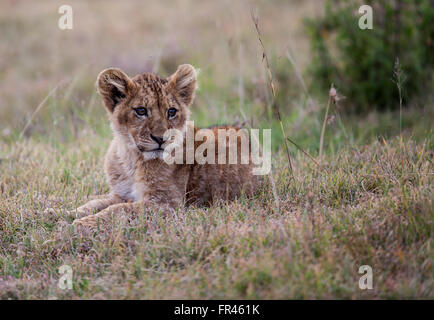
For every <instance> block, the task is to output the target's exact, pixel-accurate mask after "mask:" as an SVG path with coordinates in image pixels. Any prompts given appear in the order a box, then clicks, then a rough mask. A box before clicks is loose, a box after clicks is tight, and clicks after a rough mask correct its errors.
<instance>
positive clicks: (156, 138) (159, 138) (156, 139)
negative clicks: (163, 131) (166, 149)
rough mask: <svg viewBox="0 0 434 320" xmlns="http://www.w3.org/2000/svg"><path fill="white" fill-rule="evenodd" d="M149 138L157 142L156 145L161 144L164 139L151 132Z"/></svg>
mask: <svg viewBox="0 0 434 320" xmlns="http://www.w3.org/2000/svg"><path fill="white" fill-rule="evenodd" d="M151 139H152V140H154V141H155V142H156V143H158V145H160V146H161V145H162V144H163V143H164V142H166V141H164V139H163V138H162V137H156V136H154V135H153V134H152V133H151Z"/></svg>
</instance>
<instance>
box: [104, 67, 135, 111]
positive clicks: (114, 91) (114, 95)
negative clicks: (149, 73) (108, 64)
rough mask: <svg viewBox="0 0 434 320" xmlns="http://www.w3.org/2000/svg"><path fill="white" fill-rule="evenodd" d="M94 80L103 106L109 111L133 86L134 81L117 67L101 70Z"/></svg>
mask: <svg viewBox="0 0 434 320" xmlns="http://www.w3.org/2000/svg"><path fill="white" fill-rule="evenodd" d="M96 82H97V86H98V92H99V94H100V95H101V97H102V100H103V102H104V106H105V107H106V108H107V110H108V111H109V112H113V110H114V109H115V107H116V106H117V105H118V104H119V103H120V102H121V101H122V100H123V99H125V98H126V96H127V95H128V93H129V92H130V91H131V90H133V89H134V87H135V84H134V82H133V81H132V80H131V79H130V78H129V77H128V76H127V75H126V74H125V73H124V72H123V71H122V70H120V69H117V68H109V69H105V70H103V71H102V72H101V73H100V74H99V75H98V79H97V80H96Z"/></svg>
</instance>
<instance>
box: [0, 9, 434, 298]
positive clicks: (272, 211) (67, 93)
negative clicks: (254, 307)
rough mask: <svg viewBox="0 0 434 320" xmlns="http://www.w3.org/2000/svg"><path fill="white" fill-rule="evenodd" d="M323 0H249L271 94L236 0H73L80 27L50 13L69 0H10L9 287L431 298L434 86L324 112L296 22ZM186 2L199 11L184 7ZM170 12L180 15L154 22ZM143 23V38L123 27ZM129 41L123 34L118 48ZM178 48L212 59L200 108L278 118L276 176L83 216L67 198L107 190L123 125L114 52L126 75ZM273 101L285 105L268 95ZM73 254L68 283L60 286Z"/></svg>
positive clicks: (3, 171)
mask: <svg viewBox="0 0 434 320" xmlns="http://www.w3.org/2000/svg"><path fill="white" fill-rule="evenodd" d="M317 3H318V2H317V1H304V2H300V3H298V4H297V5H293V4H286V2H276V4H275V5H274V6H270V5H267V4H266V3H265V2H258V3H256V2H255V3H254V4H255V5H257V6H258V7H259V15H260V20H259V21H260V24H261V36H262V38H263V39H262V40H263V41H264V46H265V47H266V48H267V53H268V54H270V60H269V64H270V69H271V71H273V72H274V76H275V78H274V80H273V81H274V82H275V83H274V85H275V87H276V92H275V93H276V95H275V97H271V96H270V93H269V91H268V88H267V86H268V82H269V78H268V75H267V74H266V73H265V72H264V68H263V64H262V61H261V59H262V49H261V48H260V47H259V46H258V39H257V38H256V32H255V29H254V26H253V25H252V22H251V20H250V19H251V17H250V10H249V9H246V8H247V6H246V4H245V3H243V2H241V1H240V2H236V4H234V5H233V7H232V9H231V10H230V11H229V12H227V10H226V7H225V6H223V5H221V4H217V3H214V4H209V3H207V4H204V2H198V3H197V10H193V11H194V12H193V11H192V10H189V8H188V7H187V8H185V7H184V6H182V4H180V3H177V2H176V3H174V8H173V10H166V9H165V8H164V6H161V5H160V4H157V3H154V4H152V5H150V6H149V7H148V8H147V10H146V11H144V12H143V15H146V17H147V18H148V19H149V20H146V19H143V16H142V15H138V14H134V13H135V12H140V10H135V11H134V12H133V11H132V10H130V9H128V7H125V6H122V5H118V4H117V3H116V2H111V3H110V5H106V6H101V8H99V7H98V6H97V5H95V6H94V5H93V4H87V3H86V2H84V1H83V2H82V1H77V3H75V2H74V5H73V8H74V10H75V11H74V12H75V13H74V14H75V16H76V17H78V18H79V19H78V18H77V20H76V25H75V28H76V29H75V30H74V31H73V32H71V33H69V34H68V33H62V32H60V31H58V30H56V29H55V28H54V29H52V28H51V27H50V24H51V23H52V22H53V21H54V22H53V23H54V25H55V26H57V16H56V15H55V13H56V12H57V10H55V9H57V8H58V6H60V4H61V3H58V2H56V1H46V2H43V3H42V2H41V4H38V6H36V7H35V8H36V9H34V10H28V7H26V5H25V4H17V5H16V6H13V7H8V6H10V5H9V4H6V3H2V4H0V6H1V7H2V8H3V7H5V8H4V9H5V10H0V12H1V13H0V24H2V25H4V26H7V27H5V28H4V29H5V32H4V33H3V34H2V37H4V38H5V40H8V39H17V41H18V44H22V45H25V47H26V48H27V49H28V50H27V51H28V52H32V54H30V53H17V52H15V51H14V50H15V49H14V48H15V47H10V46H7V47H5V43H8V42H7V41H3V42H2V41H0V47H1V46H3V47H2V49H4V50H3V52H4V53H5V55H6V56H7V57H8V59H9V60H8V61H10V63H9V64H8V65H3V64H1V62H0V77H1V79H2V82H1V83H0V94H1V95H2V97H3V99H2V101H0V115H1V116H0V125H1V129H0V298H1V299H55V298H57V299H63V298H64V299H71V298H73V299H77V298H87V299H109V298H113V299H133V298H143V299H167V298H196V299H219V298H224V299H227V298H234V299H255V298H256V299H288V298H291V299H292V298H349V299H356V298H366V299H377V298H417V299H422V298H428V299H432V298H434V283H433V282H434V280H433V279H434V278H433V269H432V264H433V257H434V252H433V235H432V232H433V216H434V210H433V202H432V200H433V196H432V195H433V191H434V190H433V189H434V184H433V178H434V177H433V173H434V170H433V169H434V168H433V163H432V161H433V149H434V140H433V135H432V134H433V133H432V123H433V121H432V119H434V114H433V108H432V103H430V102H427V104H426V105H425V106H419V107H417V106H410V107H408V108H406V109H402V110H399V111H397V112H386V113H376V112H372V113H369V114H366V115H363V116H360V115H351V114H348V113H345V112H343V111H344V110H342V108H345V103H351V102H350V101H347V102H346V101H345V100H343V101H341V102H340V103H339V105H335V104H331V105H330V106H329V111H328V114H329V116H328V117H325V112H326V105H327V98H328V93H327V92H325V93H324V95H323V96H318V97H311V96H310V95H309V93H308V92H307V90H306V89H305V88H306V86H305V85H304V81H308V79H306V80H304V79H302V72H301V71H300V70H304V67H305V63H306V58H305V56H307V52H306V51H305V47H304V45H305V43H306V42H307V41H306V40H305V39H304V38H303V37H302V36H301V35H300V33H299V32H300V31H299V30H300V29H299V28H298V23H299V22H301V21H302V17H303V16H305V15H306V14H308V13H311V12H313V10H312V8H313V7H315V6H316V5H317ZM6 7H7V8H6ZM53 8H54V9H53ZM6 9H9V11H8V10H6ZM187 11H189V12H190V14H191V20H190V21H189V22H188V23H185V24H179V23H177V22H178V20H177V19H179V18H177V17H178V15H181V16H182V13H185V14H186V12H187ZM5 12H8V14H7V15H6V14H5ZM210 12H212V15H210ZM289 15H293V17H294V19H288V18H287V17H288V16H289ZM161 16H165V17H168V19H166V20H167V21H173V24H172V23H167V24H166V25H162V24H158V23H157V22H158V21H157V20H158V19H157V18H158V17H161ZM210 16H212V17H215V19H214V20H212V21H211V22H212V23H211V22H210V19H209V17H210ZM234 16H237V17H238V19H233V17H234ZM107 17H111V18H112V24H108V23H107V22H106V20H104V19H105V18H107ZM284 17H285V19H283V18H284ZM169 18H170V19H169ZM50 19H51V20H50ZM53 19H54V20H53ZM92 19H95V20H92ZM171 19H173V20H171ZM288 20H290V21H291V22H285V21H288ZM116 21H117V22H116ZM122 21H128V23H121V22H122ZM282 21H283V22H282ZM163 27H164V28H166V31H165V32H163V34H166V33H167V34H170V31H173V32H174V30H175V29H176V35H177V38H176V40H173V41H169V44H165V43H164V41H163V40H161V37H159V35H160V34H162V33H161V32H162V29H164V28H163ZM31 28H36V29H35V32H34V33H31V32H27V31H28V30H30V29H31ZM135 28H136V30H145V29H146V30H147V33H146V35H147V37H145V38H144V39H142V38H143V37H142V35H140V34H137V33H133V34H132V35H131V37H130V38H128V39H127V38H125V34H126V33H128V32H129V31H131V30H134V29H135ZM198 28H200V30H201V32H200V33H197V32H196V31H195V30H197V29H198ZM2 30H3V29H2ZM89 30H94V31H95V32H90V31H89ZM216 30H218V32H217V33H216V32H215V31H216ZM294 30H295V31H294ZM97 31H98V32H97ZM163 31H164V30H163ZM289 32H292V33H291V34H289V36H290V37H291V39H294V40H291V41H294V43H291V47H292V48H295V47H297V51H294V50H291V55H289V54H288V52H289V51H288V49H287V47H286V45H287V41H288V40H287V39H288V33H289ZM41 34H42V35H44V36H43V37H41V36H40V35H41ZM191 34H195V35H197V37H196V38H195V39H192V38H191ZM234 34H235V36H233V35H234ZM46 35H49V36H48V37H45V36H46ZM101 39H102V40H101ZM285 39H286V40H285ZM109 40H110V41H109ZM211 40H212V41H213V42H212V43H211ZM195 42H197V43H196V45H197V46H198V47H200V48H202V49H203V51H199V53H198V52H197V50H194V49H192V46H194V44H195ZM152 43H157V44H158V45H160V47H157V48H155V52H154V51H153V49H152V48H153V47H152V45H151V44H152ZM42 44H44V45H45V46H44V45H42ZM282 44H283V45H282ZM122 45H125V46H127V47H128V50H125V51H122V52H119V50H118V47H119V46H122ZM18 47H20V46H19V45H17V48H18ZM141 48H146V49H147V50H149V51H150V52H151V54H152V55H153V58H149V59H148V53H149V52H148V51H146V53H141V51H140V50H141ZM149 48H151V49H149ZM157 49H158V50H157ZM159 50H160V51H161V52H164V53H162V54H161V56H160V57H159V58H158V59H156V57H157V56H158V54H157V53H158V52H160V51H159ZM285 52H286V53H287V54H286V55H289V56H290V57H291V59H289V58H288V59H286V56H285ZM102 53H104V54H102ZM279 56H281V58H279ZM141 59H143V60H141ZM267 59H268V58H267ZM156 60H158V61H159V62H158V61H157V62H158V63H157V62H155V61H156ZM191 60H194V61H191ZM84 61H85V62H84ZM178 62H180V63H182V62H192V63H194V64H195V65H197V66H198V67H200V68H201V73H200V78H199V84H200V90H199V92H198V96H197V99H196V102H195V104H194V106H193V110H192V111H193V118H194V120H195V122H196V123H197V124H198V125H199V126H207V125H211V124H216V123H224V122H233V121H234V119H236V118H239V119H241V120H248V121H249V123H251V124H252V126H253V127H255V128H271V129H272V138H273V141H272V149H273V170H272V177H273V179H267V178H264V181H263V187H262V189H261V192H259V193H258V194H257V195H256V197H255V198H254V199H239V200H238V201H236V202H233V203H229V204H224V205H219V206H214V207H211V208H209V209H194V210H193V209H188V208H187V209H181V210H179V212H178V213H177V214H176V215H174V216H170V217H167V218H163V217H161V216H158V215H154V214H152V213H151V214H149V215H147V216H140V217H139V218H138V219H136V220H134V221H132V222H129V223H128V222H126V221H123V220H122V219H120V220H119V221H115V226H114V228H113V229H112V230H111V231H110V232H97V233H95V234H81V233H77V232H75V230H74V229H73V227H72V226H71V222H72V220H73V217H72V216H70V215H69V214H68V210H70V209H73V208H76V207H77V206H78V205H80V204H82V203H84V202H85V201H86V200H87V199H88V198H89V197H91V196H92V195H95V194H102V193H105V192H107V191H108V186H107V184H106V182H105V179H104V174H103V168H102V163H103V156H104V154H105V151H106V149H107V147H108V144H109V143H110V139H111V133H110V129H109V126H108V122H107V120H106V117H105V114H104V111H103V107H102V105H101V101H100V99H99V97H98V96H97V94H96V92H95V86H94V82H95V77H96V75H97V73H98V72H99V71H100V70H102V69H103V68H105V67H107V66H109V65H116V66H119V67H122V68H124V69H125V70H127V71H128V72H129V74H130V75H133V74H134V73H137V72H141V71H143V70H142V69H141V66H144V68H145V69H146V68H154V67H155V68H156V69H157V70H158V71H159V72H160V73H162V74H166V75H167V74H168V73H170V72H172V71H174V70H175V68H176V64H177V63H178ZM145 65H146V66H145ZM138 69H140V70H138ZM403 90H405V85H404V88H403ZM272 100H274V103H276V104H278V105H277V107H278V108H280V113H281V122H280V121H279V120H277V119H274V118H273V116H272V115H271V116H270V115H268V114H267V111H265V112H264V108H265V107H264V106H268V105H270V101H272ZM339 108H340V109H339ZM324 119H326V121H325V122H324ZM282 123H283V124H284V129H285V131H284V132H283V133H282V130H281V128H282V127H281V124H282ZM323 123H325V124H326V125H325V127H324V128H325V129H324V133H323V134H322V133H321V132H322V124H323ZM401 129H402V130H401ZM285 136H286V137H289V138H290V142H291V144H288V148H289V152H290V158H291V161H292V166H293V167H292V169H293V170H292V173H291V171H290V169H289V166H288V155H287V153H286V148H285V144H284V137H285ZM320 140H323V142H322V143H321V144H320ZM294 143H295V144H294ZM320 145H322V146H323V147H322V156H321V158H319V156H318V154H319V149H320ZM309 155H310V156H309ZM311 157H312V158H311ZM272 182H273V183H274V186H273V185H272ZM48 207H50V208H55V212H54V213H48V212H45V209H46V208H48ZM64 264H67V265H69V266H71V267H72V270H73V289H72V290H62V289H60V288H59V287H58V285H57V284H58V280H59V278H60V274H59V267H60V266H62V265H64ZM361 265H370V266H371V267H372V269H373V276H374V282H373V283H374V289H373V290H366V291H363V290H360V289H359V287H358V283H359V278H360V276H361V275H359V274H358V269H359V267H360V266H361Z"/></svg>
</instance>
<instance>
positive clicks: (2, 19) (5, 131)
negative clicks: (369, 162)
mask: <svg viewBox="0 0 434 320" xmlns="http://www.w3.org/2000/svg"><path fill="white" fill-rule="evenodd" d="M364 2H366V3H367V4H371V5H372V7H373V18H374V21H373V30H360V29H359V27H358V20H359V17H360V16H361V14H360V13H358V8H359V6H360V5H361V4H362V2H361V1H323V0H306V1H301V0H291V1H290V0H288V1H277V0H276V1H243V0H241V1H193V0H184V1H146V2H144V1H126V2H121V1H71V2H70V3H68V4H69V5H71V7H72V9H73V29H72V30H61V29H60V28H59V27H58V20H59V18H60V17H61V14H59V12H58V9H59V7H60V6H61V5H63V4H65V2H64V1H49V0H46V1H38V2H31V1H16V0H5V1H2V2H1V3H0V25H1V35H0V39H1V41H0V52H1V60H0V95H1V97H2V99H0V128H1V130H0V139H1V140H3V141H9V142H11V141H15V140H16V139H19V138H26V137H32V138H34V139H46V138H47V137H49V139H50V141H52V142H53V143H65V142H67V141H71V140H75V139H78V138H82V137H85V138H86V137H89V136H90V135H98V136H103V137H106V136H109V135H110V131H109V127H108V124H107V121H106V120H105V119H106V118H105V111H104V110H103V108H102V105H101V101H100V98H99V97H98V95H97V93H96V88H95V80H96V76H97V75H98V73H99V72H100V71H101V70H102V69H104V68H107V67H110V66H114V67H119V68H121V69H123V70H124V71H126V72H127V73H128V74H129V75H130V76H134V75H136V74H137V73H141V72H145V71H151V72H156V73H159V74H160V75H162V76H168V75H170V74H171V73H172V72H174V71H175V70H176V67H177V65H178V64H181V63H191V64H193V65H194V66H196V67H197V68H199V69H200V76H199V86H200V89H199V91H198V94H197V99H196V101H195V103H194V106H193V119H194V120H195V121H196V124H197V125H199V126H206V125H211V124H218V123H228V122H229V123H232V122H235V121H240V122H243V121H247V122H249V123H250V125H252V126H254V127H267V128H273V129H274V130H273V148H274V150H279V149H280V150H281V147H282V143H283V139H282V132H281V130H280V125H279V123H278V121H276V110H277V109H279V110H280V112H281V114H282V120H283V124H284V127H285V131H287V135H288V136H290V137H292V138H293V139H294V140H295V141H297V142H298V143H299V144H300V145H301V146H302V147H303V148H306V149H308V150H310V151H311V152H315V151H316V150H317V149H318V140H319V136H320V131H321V126H322V122H323V118H324V114H325V109H326V105H327V99H328V91H329V88H330V86H331V84H332V83H333V84H334V86H335V87H336V88H337V90H338V95H339V96H340V97H341V98H342V99H341V100H340V101H339V104H337V105H333V106H332V107H331V110H330V112H329V113H328V117H327V124H328V128H327V131H326V133H325V134H326V139H325V141H327V143H326V146H325V148H326V150H328V151H333V150H335V149H337V148H339V147H340V146H341V145H343V144H347V143H351V144H353V143H356V144H363V143H368V142H369V140H370V139H376V138H377V137H378V136H386V137H390V136H394V135H397V134H399V133H400V132H401V131H402V132H403V133H404V134H409V135H413V136H414V137H415V138H416V139H418V138H421V139H423V138H426V137H427V135H431V132H432V123H433V108H432V104H433V102H432V101H433V98H432V97H433V91H434V90H433V88H434V86H433V65H434V50H433V43H434V36H433V33H434V27H433V21H434V5H433V1H430V0H419V1H404V0H402V1H399V0H395V1H373V2H372V1H364ZM252 14H253V15H254V16H256V17H257V18H258V26H259V29H260V33H261V35H260V37H261V40H262V41H263V44H264V46H265V51H266V54H267V56H268V59H269V62H270V70H271V72H272V74H273V83H274V86H275V92H276V97H275V98H274V99H273V96H272V93H271V90H270V82H269V74H268V70H267V68H266V67H265V63H264V61H263V51H262V48H261V46H260V43H259V39H258V34H257V32H256V29H255V26H254V23H253V20H252ZM400 98H401V99H400Z"/></svg>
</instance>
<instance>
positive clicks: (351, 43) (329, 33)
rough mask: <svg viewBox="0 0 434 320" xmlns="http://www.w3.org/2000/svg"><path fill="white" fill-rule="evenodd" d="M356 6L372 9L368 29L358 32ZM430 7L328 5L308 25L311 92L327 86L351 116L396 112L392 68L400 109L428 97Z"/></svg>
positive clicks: (381, 0)
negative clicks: (397, 73)
mask: <svg viewBox="0 0 434 320" xmlns="http://www.w3.org/2000/svg"><path fill="white" fill-rule="evenodd" d="M362 4H368V5H370V6H371V7H372V9H373V29H366V30H361V29H360V28H359V23H358V21H359V18H360V17H361V16H362V14H361V13H359V12H358V9H359V7H360V6H361V5H362ZM433 21H434V3H433V1H432V0H376V1H367V0H365V1H357V0H352V1H351V0H350V1H349V0H333V1H330V0H328V1H327V3H326V6H325V15H324V16H323V17H321V18H318V19H315V20H313V19H312V20H308V21H307V26H308V30H309V33H310V37H311V49H312V54H313V57H312V58H313V61H312V63H311V65H310V69H309V72H310V75H311V76H312V79H313V84H314V85H315V87H316V88H319V89H321V90H325V89H328V88H330V85H331V83H334V84H335V86H336V87H337V88H338V89H339V90H340V92H341V93H342V94H343V95H344V96H346V97H347V104H348V105H350V106H351V107H352V109H351V110H354V111H358V112H363V111H367V110H371V109H377V110H386V109H389V110H390V109H395V108H399V95H398V89H397V86H396V83H395V82H396V79H394V67H395V62H396V61H398V59H399V62H400V65H401V68H402V71H403V73H404V75H405V82H404V84H403V99H404V103H408V102H410V101H413V100H414V99H415V98H418V97H423V96H425V95H426V94H427V93H428V94H429V93H430V92H432V91H433V87H434V85H433V76H432V74H433V70H434V27H433Z"/></svg>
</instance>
